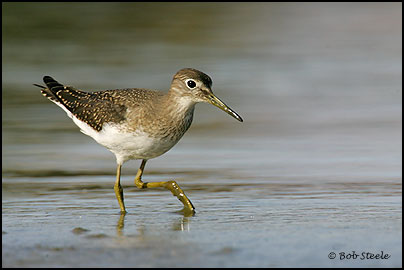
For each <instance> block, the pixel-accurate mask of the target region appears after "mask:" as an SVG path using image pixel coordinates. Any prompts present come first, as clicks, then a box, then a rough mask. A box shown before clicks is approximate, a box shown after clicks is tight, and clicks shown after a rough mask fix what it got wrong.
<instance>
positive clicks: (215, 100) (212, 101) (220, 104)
mask: <svg viewBox="0 0 404 270" xmlns="http://www.w3.org/2000/svg"><path fill="white" fill-rule="evenodd" d="M208 102H209V103H210V104H212V105H214V106H216V107H218V108H219V109H221V110H223V111H225V112H226V113H228V114H230V115H231V116H233V117H234V118H236V119H237V120H238V121H240V122H243V118H241V116H240V115H238V114H237V113H236V112H235V111H233V110H232V109H231V108H230V107H229V106H227V105H226V104H224V102H223V101H221V100H220V99H219V98H218V97H216V96H215V95H214V94H210V95H209V96H208Z"/></svg>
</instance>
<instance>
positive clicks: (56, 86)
mask: <svg viewBox="0 0 404 270" xmlns="http://www.w3.org/2000/svg"><path fill="white" fill-rule="evenodd" d="M43 81H44V83H45V84H46V86H47V87H48V89H49V90H51V91H52V93H56V92H57V91H59V90H62V89H64V86H63V85H62V84H60V83H58V82H57V81H56V80H55V79H53V78H52V77H51V76H45V77H43Z"/></svg>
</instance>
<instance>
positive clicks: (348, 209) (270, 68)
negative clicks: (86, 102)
mask: <svg viewBox="0 0 404 270" xmlns="http://www.w3.org/2000/svg"><path fill="white" fill-rule="evenodd" d="M401 10H402V5H401V3H387V4H381V3H371V4H365V3H356V4H293V3H287V4H277V3H254V4H250V3H249V4H246V3H238V4H234V3H233V4H226V3H210V4H201V3H182V4H166V5H164V4H161V3H127V4H113V3H97V4H89V3H70V4H49V3H48V4H31V3H28V4H27V3H5V4H3V82H2V90H3V91H2V97H3V100H2V105H3V107H2V112H3V118H2V121H3V122H2V127H3V130H2V135H3V136H2V146H3V149H2V158H3V159H2V165H3V166H2V167H3V168H2V170H3V171H2V172H3V181H2V231H3V234H2V247H3V249H2V266H3V267H47V266H48V267H49V266H53V267H60V266H64V267H78V266H81V267H89V266H92V267H113V266H115V267H125V266H126V267H286V266H298V267H299V266H303V267H370V266H376V267H401V266H402V255H401V253H402V233H401V231H402V165H401V163H402V150H401V149H402V87H401V80H402V68H401V66H402V62H401V58H402V43H401V42H402V41H401V40H402V34H401V33H402V28H401V21H402V14H401ZM61 11H63V12H61ZM38 14H46V15H47V16H38ZM67 18H68V19H67ZM196 18H198V19H196ZM200 18H204V19H200ZM182 67H194V68H197V69H201V70H203V71H205V72H206V73H208V74H209V75H211V76H212V78H213V91H214V92H215V93H216V94H217V95H218V96H219V97H220V98H221V99H223V100H224V101H225V102H226V103H227V104H228V105H230V106H231V107H232V108H233V109H234V110H235V111H237V112H238V113H239V114H240V115H241V116H242V117H243V118H244V120H245V121H244V122H243V123H239V122H237V121H236V120H235V119H233V118H231V117H229V116H228V115H227V114H225V113H223V112H221V111H219V110H217V109H216V108H214V107H212V106H210V105H204V104H201V105H197V108H196V111H195V118H194V122H193V124H192V126H191V128H190V130H189V131H188V132H187V134H186V135H185V136H184V137H183V139H182V140H181V141H180V142H179V143H178V145H176V146H175V147H174V148H173V149H172V150H170V151H169V152H168V153H166V154H165V155H163V156H161V157H158V158H156V159H153V160H150V161H149V162H148V163H147V165H146V170H145V174H144V179H145V180H146V181H163V180H170V179H175V180H176V181H177V182H178V184H179V185H180V186H181V187H182V189H183V190H184V191H185V193H186V194H187V196H188V197H189V198H190V199H191V200H192V203H193V204H194V205H195V207H196V211H197V212H196V215H195V216H184V215H182V214H181V213H180V212H179V210H180V209H181V203H180V202H179V201H178V200H177V199H176V198H175V197H173V196H172V195H171V194H170V193H169V192H168V191H166V190H160V189H156V190H138V189H137V188H136V187H135V186H134V184H133V179H134V176H135V174H136V171H137V168H138V166H139V165H140V162H139V161H130V162H127V163H126V164H125V165H124V166H123V169H122V185H123V188H124V194H125V203H126V207H127V210H128V212H129V213H128V214H127V215H125V216H121V215H120V214H119V207H118V203H117V201H116V198H115V194H114V191H113V184H114V179H115V175H114V174H115V162H114V157H113V155H112V154H111V153H110V152H108V151H107V150H105V149H104V148H102V147H101V146H99V145H97V144H96V143H95V142H94V141H93V140H92V139H91V138H89V137H87V136H85V135H83V134H81V133H80V132H79V131H78V128H77V127H76V126H75V125H74V124H73V123H72V122H71V120H70V119H68V118H67V117H66V115H65V113H64V112H63V111H62V110H60V108H58V107H57V106H55V105H53V104H52V103H50V102H49V101H47V100H46V99H44V98H43V97H42V96H41V95H40V93H39V91H38V90H37V89H35V87H33V86H32V83H41V78H42V76H43V75H47V74H49V75H52V76H54V77H55V78H56V79H57V80H59V81H61V82H63V83H66V84H68V85H74V86H75V87H78V88H81V89H85V90H101V89H111V88H125V87H145V88H156V89H161V90H164V89H167V88H168V87H169V82H170V80H171V76H172V75H173V74H174V73H175V72H176V71H177V70H178V69H180V68H182ZM332 252H334V253H335V256H336V257H335V259H330V258H329V256H331V257H332V255H330V253H332ZM363 252H364V253H365V254H364V256H365V258H364V259H362V255H363V254H362V253H363ZM366 252H369V253H373V254H378V255H379V256H382V257H383V258H374V257H373V258H371V254H366ZM343 253H344V254H343ZM382 253H383V254H382ZM386 254H387V255H386ZM355 255H358V256H355ZM366 255H367V256H368V257H366Z"/></svg>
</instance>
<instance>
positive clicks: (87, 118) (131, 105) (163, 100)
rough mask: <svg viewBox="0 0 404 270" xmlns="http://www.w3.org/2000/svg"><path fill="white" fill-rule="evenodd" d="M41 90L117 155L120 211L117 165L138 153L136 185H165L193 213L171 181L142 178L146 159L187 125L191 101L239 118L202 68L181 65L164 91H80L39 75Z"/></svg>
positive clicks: (166, 147) (118, 193)
mask: <svg viewBox="0 0 404 270" xmlns="http://www.w3.org/2000/svg"><path fill="white" fill-rule="evenodd" d="M43 81H44V82H45V84H46V86H41V85H38V84H34V85H35V86H38V87H40V88H41V92H42V94H43V95H44V96H45V97H47V98H48V99H49V100H51V101H52V102H54V103H55V104H56V105H58V106H59V107H61V108H62V109H63V110H64V111H66V113H67V115H68V116H69V117H70V118H72V120H73V122H74V123H75V124H76V125H77V126H78V127H79V128H80V130H81V132H83V133H84V134H86V135H88V136H90V137H92V138H93V139H94V140H95V141H96V142H98V143H99V144H101V145H103V146H105V147H106V148H107V149H109V150H110V151H111V152H112V153H114V154H115V156H116V162H117V169H116V181H115V185H114V190H115V194H116V197H117V199H118V203H119V207H120V209H121V213H126V209H125V204H124V198H123V189H122V187H121V184H120V177H121V167H122V164H123V163H124V162H125V161H128V160H131V159H141V160H142V163H141V165H140V168H139V170H138V172H137V174H136V177H135V185H136V187H138V188H154V187H164V188H166V189H168V190H170V191H171V192H172V194H173V195H174V196H177V198H178V199H179V200H180V201H181V202H182V203H183V204H184V209H183V210H184V211H185V212H187V213H194V212H195V208H194V206H193V205H192V203H191V201H190V200H189V199H188V197H187V196H186V195H185V193H184V192H183V191H182V189H181V188H180V187H179V186H178V184H177V183H176V182H175V181H166V182H143V181H142V179H141V178H142V175H143V170H144V167H145V165H146V162H147V160H149V159H152V158H155V157H158V156H160V155H162V154H164V153H165V152H167V151H168V150H170V149H171V148H172V147H173V146H174V145H175V144H176V143H177V142H178V141H179V140H180V139H181V137H182V136H183V135H184V133H185V132H186V131H187V130H188V128H189V127H190V125H191V122H192V118H193V114H194V108H195V104H196V103H198V102H207V103H210V104H212V105H214V106H216V107H218V108H220V109H222V110H223V111H225V112H226V113H228V114H230V115H231V116H233V117H234V118H236V119H237V120H239V121H240V122H243V119H242V118H241V117H240V116H239V115H238V114H237V113H236V112H235V111H233V110H232V109H230V108H229V107H228V106H227V105H226V104H224V103H223V102H222V101H221V100H220V99H219V98H217V97H216V96H215V95H214V94H213V93H212V89H211V87H212V80H211V78H210V77H209V76H208V75H206V74H205V73H203V72H201V71H199V70H196V69H192V68H184V69H181V70H180V71H178V72H177V73H176V74H175V75H174V77H173V80H172V82H171V87H170V89H169V91H168V92H167V93H164V92H160V91H155V90H149V89H140V88H127V89H115V90H105V91H97V92H84V91H81V90H78V89H76V88H74V87H72V86H65V85H62V84H60V83H58V82H57V81H56V80H54V79H53V78H52V77H50V76H45V77H44V78H43Z"/></svg>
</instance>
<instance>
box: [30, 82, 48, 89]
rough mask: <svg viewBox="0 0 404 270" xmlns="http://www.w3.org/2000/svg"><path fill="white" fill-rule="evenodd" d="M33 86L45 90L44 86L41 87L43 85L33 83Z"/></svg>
mask: <svg viewBox="0 0 404 270" xmlns="http://www.w3.org/2000/svg"><path fill="white" fill-rule="evenodd" d="M33 85H35V86H36V87H39V88H46V86H43V85H40V84H36V83H34V84H33Z"/></svg>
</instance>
